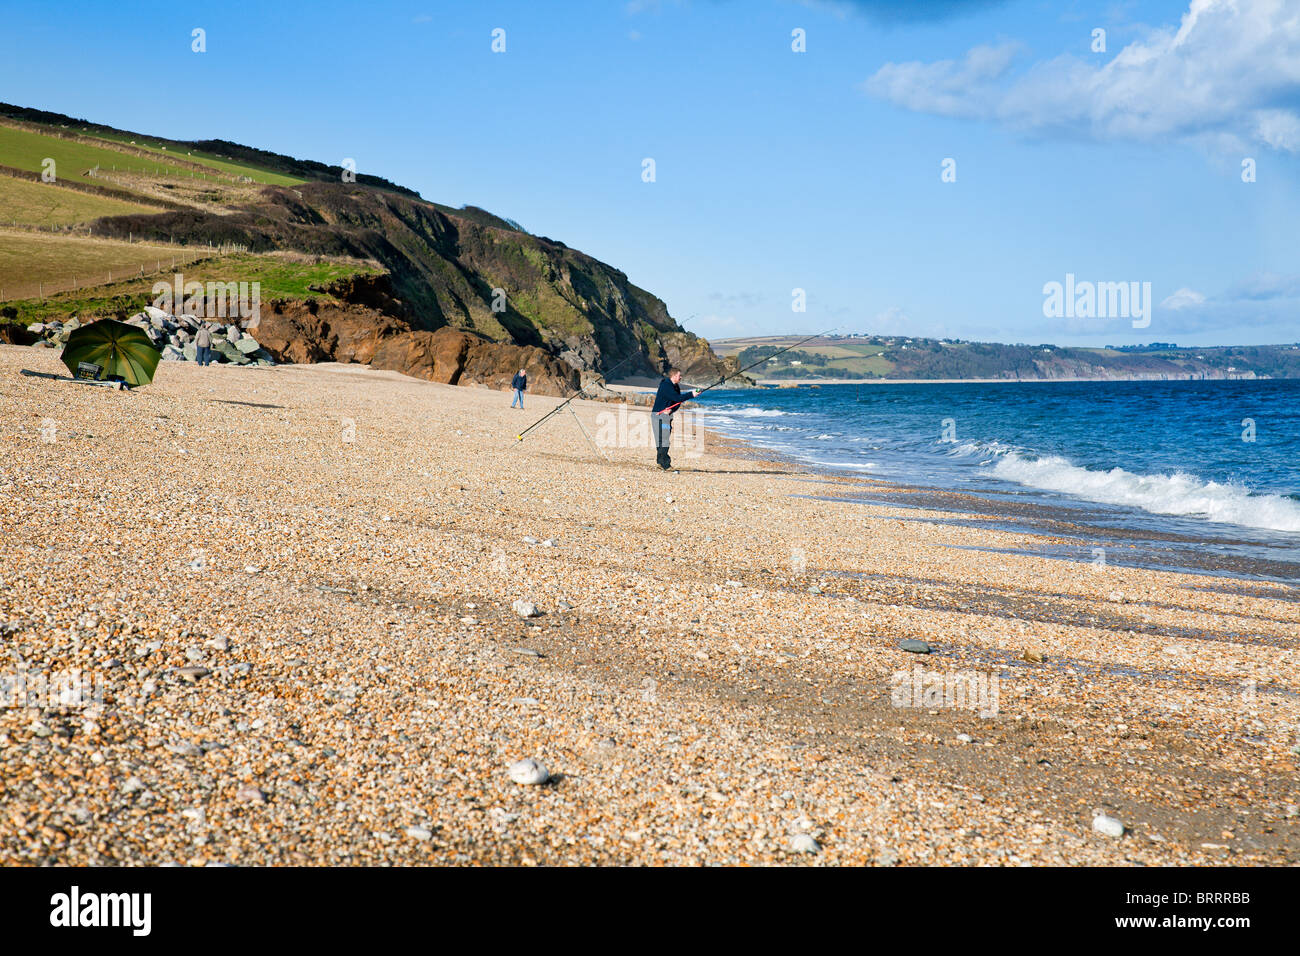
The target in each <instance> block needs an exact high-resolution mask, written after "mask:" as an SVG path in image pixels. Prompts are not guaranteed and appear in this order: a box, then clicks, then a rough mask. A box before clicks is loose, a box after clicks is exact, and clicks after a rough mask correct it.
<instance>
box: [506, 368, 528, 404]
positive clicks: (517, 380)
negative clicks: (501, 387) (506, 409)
mask: <svg viewBox="0 0 1300 956" xmlns="http://www.w3.org/2000/svg"><path fill="white" fill-rule="evenodd" d="M510 387H511V388H513V389H514V390H515V397H514V398H513V399H511V400H510V407H511V408H514V407H515V403H516V402H518V403H519V407H520V408H523V407H524V390H525V389H527V388H528V373H527V372H525V371H524V370H523V369H520V370H519V372H518V373H517V374H516V375H515V377H514V378H512V379H511V380H510Z"/></svg>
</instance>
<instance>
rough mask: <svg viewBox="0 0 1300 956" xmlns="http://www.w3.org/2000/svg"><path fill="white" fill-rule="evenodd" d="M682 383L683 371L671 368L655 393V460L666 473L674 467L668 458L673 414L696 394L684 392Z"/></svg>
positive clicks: (653, 421)
mask: <svg viewBox="0 0 1300 956" xmlns="http://www.w3.org/2000/svg"><path fill="white" fill-rule="evenodd" d="M681 381H682V370H681V369H679V368H670V369H669V370H668V375H667V377H665V378H664V380H663V381H662V382H660V383H659V391H657V392H655V404H654V408H653V409H652V410H651V413H650V418H651V420H652V424H653V426H654V433H655V449H656V455H655V460H656V462H658V464H659V467H660V468H662V469H663V470H664V471H667V470H668V469H669V468H671V467H672V466H673V460H672V459H671V458H669V457H668V443H669V441H670V440H671V438H672V433H673V414H674V413H675V412H676V411H677V409H679V408H680V407H681V405H682V402H689V401H690V400H691V399H692V398H694V397H695V394H696V393H695V392H683V391H682V387H681Z"/></svg>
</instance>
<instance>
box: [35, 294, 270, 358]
mask: <svg viewBox="0 0 1300 956" xmlns="http://www.w3.org/2000/svg"><path fill="white" fill-rule="evenodd" d="M83 324H84V323H82V322H81V321H79V320H78V319H75V318H73V319H69V320H68V321H67V322H61V321H59V320H58V319H55V320H53V321H51V322H37V323H34V324H32V325H29V326H28V327H27V331H28V332H31V333H32V334H34V335H36V336H38V337H39V341H37V342H36V345H37V346H44V347H45V348H59V347H60V346H63V345H65V344H66V343H67V341H68V336H69V335H71V334H72V333H73V332H74V331H75V330H76V329H78V328H80V327H81V326H82V325H83ZM126 324H127V325H134V326H136V327H138V328H140V329H143V330H144V333H145V334H146V335H147V336H149V341H151V342H153V344H154V346H155V347H156V348H157V349H158V351H159V352H161V353H162V357H163V360H164V361H174V362H194V361H197V360H198V348H197V346H195V344H194V336H195V335H196V334H197V333H198V331H199V329H200V328H203V327H205V326H206V327H207V329H208V331H210V332H211V333H212V361H213V362H214V363H217V362H226V363H229V364H232V365H274V364H275V358H274V357H273V356H272V355H271V353H270V352H268V351H267V350H266V349H264V348H262V346H261V345H260V344H259V343H258V341H257V340H256V339H255V338H253V336H251V335H249V334H248V332H247V331H244V330H241V329H240V328H239V326H237V325H233V324H232V325H222V324H221V323H220V322H213V321H209V320H205V319H202V318H197V317H195V316H191V315H183V314H182V315H170V314H169V313H167V312H164V311H163V310H162V309H157V308H154V307H153V306H146V307H145V310H144V311H143V312H138V313H136V314H135V315H133V316H131V317H130V318H129V319H127V320H126Z"/></svg>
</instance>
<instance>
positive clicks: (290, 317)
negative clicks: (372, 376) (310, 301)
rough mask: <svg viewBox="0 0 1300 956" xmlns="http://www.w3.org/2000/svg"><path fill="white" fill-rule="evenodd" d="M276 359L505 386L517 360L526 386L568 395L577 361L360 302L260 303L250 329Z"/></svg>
mask: <svg viewBox="0 0 1300 956" xmlns="http://www.w3.org/2000/svg"><path fill="white" fill-rule="evenodd" d="M254 334H255V335H256V337H257V340H258V342H259V343H261V345H262V347H263V348H265V349H266V350H267V351H268V352H270V353H271V354H272V355H273V356H274V357H275V358H276V360H277V361H285V362H358V363H361V364H364V365H370V366H371V367H372V368H381V369H390V370H392V371H395V372H401V373H402V374H404V375H411V376H413V377H415V378H423V379H426V380H428V381H431V382H442V383H444V384H447V385H484V386H487V387H489V388H506V387H508V386H509V384H510V380H511V379H512V378H513V377H514V375H515V373H516V372H518V371H519V370H520V369H521V368H522V369H524V370H525V371H526V372H527V373H528V390H529V391H530V392H532V393H535V394H539V395H566V396H567V395H571V394H572V393H573V392H574V391H576V390H577V389H578V388H579V387H580V385H581V382H580V373H579V372H578V370H577V369H574V368H573V367H572V366H570V365H568V364H567V363H565V362H562V361H560V360H559V359H557V358H556V357H555V356H553V355H551V354H550V353H548V352H546V351H545V350H544V349H541V348H538V347H536V346H520V345H510V344H505V343H499V342H492V341H491V340H489V339H486V338H484V337H483V336H482V335H478V334H475V333H473V332H466V331H463V330H460V329H453V328H451V327H449V326H444V327H443V328H441V329H438V330H437V331H435V332H427V331H423V330H419V329H412V328H411V327H410V326H409V325H408V324H407V323H406V322H404V321H402V320H400V319H395V318H393V317H392V316H389V315H385V314H384V313H382V312H378V311H376V310H375V309H372V308H368V307H366V306H360V305H343V306H337V305H318V306H317V307H316V308H315V309H314V310H313V309H310V308H309V307H308V306H307V305H306V304H305V303H302V302H283V303H276V304H275V305H274V306H273V307H272V308H271V309H266V310H263V314H262V319H261V323H260V324H259V325H258V327H257V329H256V330H255V331H254Z"/></svg>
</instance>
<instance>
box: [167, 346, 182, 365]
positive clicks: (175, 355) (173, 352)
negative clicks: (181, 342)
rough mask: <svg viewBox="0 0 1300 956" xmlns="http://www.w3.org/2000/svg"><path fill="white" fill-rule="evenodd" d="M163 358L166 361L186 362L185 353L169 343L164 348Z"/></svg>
mask: <svg viewBox="0 0 1300 956" xmlns="http://www.w3.org/2000/svg"><path fill="white" fill-rule="evenodd" d="M162 358H163V361H164V362H184V361H185V353H184V352H182V351H181V350H180V349H178V348H176V346H174V345H168V346H166V347H165V348H164V349H163V350H162Z"/></svg>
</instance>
